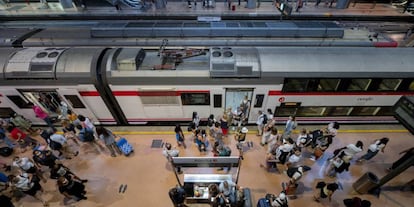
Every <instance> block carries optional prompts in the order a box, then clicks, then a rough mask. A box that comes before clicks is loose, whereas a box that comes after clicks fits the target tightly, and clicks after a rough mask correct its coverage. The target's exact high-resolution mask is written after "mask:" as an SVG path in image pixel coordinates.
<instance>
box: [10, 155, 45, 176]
mask: <svg viewBox="0 0 414 207" xmlns="http://www.w3.org/2000/svg"><path fill="white" fill-rule="evenodd" d="M12 166H13V167H18V168H20V169H21V170H23V171H24V172H26V173H30V174H35V175H36V176H37V177H39V178H40V179H42V180H43V182H46V178H44V177H43V174H42V172H41V171H40V166H39V165H37V163H35V162H34V161H33V160H32V159H29V158H27V157H22V158H20V157H17V156H16V157H14V158H13V164H12Z"/></svg>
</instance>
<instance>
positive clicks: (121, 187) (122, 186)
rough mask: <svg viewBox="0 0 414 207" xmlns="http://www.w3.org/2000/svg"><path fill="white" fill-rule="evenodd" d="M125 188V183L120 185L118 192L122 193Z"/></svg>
mask: <svg viewBox="0 0 414 207" xmlns="http://www.w3.org/2000/svg"><path fill="white" fill-rule="evenodd" d="M123 188H124V184H121V185H120V186H119V190H118V193H121V192H122V189H123Z"/></svg>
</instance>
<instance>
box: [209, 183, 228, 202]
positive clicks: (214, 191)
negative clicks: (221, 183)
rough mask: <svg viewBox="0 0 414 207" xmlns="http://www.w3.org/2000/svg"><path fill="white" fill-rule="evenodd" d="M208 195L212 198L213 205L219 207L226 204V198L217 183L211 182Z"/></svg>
mask: <svg viewBox="0 0 414 207" xmlns="http://www.w3.org/2000/svg"><path fill="white" fill-rule="evenodd" d="M208 196H209V200H210V206H211V207H219V206H223V205H225V198H224V196H223V194H222V193H220V190H219V187H218V185H217V184H215V183H214V184H210V185H209V186H208Z"/></svg>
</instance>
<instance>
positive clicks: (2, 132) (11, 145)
mask: <svg viewBox="0 0 414 207" xmlns="http://www.w3.org/2000/svg"><path fill="white" fill-rule="evenodd" d="M0 140H1V141H3V142H4V143H6V145H7V146H8V147H9V148H12V149H13V148H14V146H15V144H14V143H13V142H12V141H11V140H10V139H9V138H8V137H7V135H6V130H5V129H4V128H3V126H1V125H0Z"/></svg>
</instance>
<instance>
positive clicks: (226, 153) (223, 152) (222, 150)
mask: <svg viewBox="0 0 414 207" xmlns="http://www.w3.org/2000/svg"><path fill="white" fill-rule="evenodd" d="M217 150H218V153H219V154H218V156H219V157H230V155H231V149H230V147H228V146H225V145H223V144H221V145H220V146H218V147H217ZM230 169H231V166H229V167H228V168H227V171H230ZM218 170H223V168H222V167H221V168H219V169H218Z"/></svg>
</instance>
